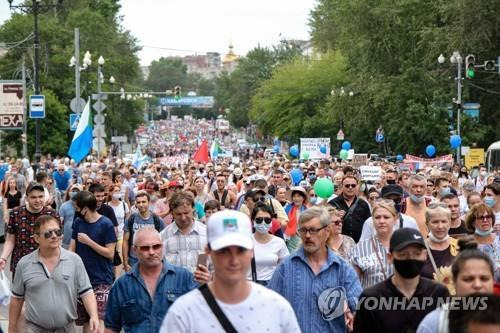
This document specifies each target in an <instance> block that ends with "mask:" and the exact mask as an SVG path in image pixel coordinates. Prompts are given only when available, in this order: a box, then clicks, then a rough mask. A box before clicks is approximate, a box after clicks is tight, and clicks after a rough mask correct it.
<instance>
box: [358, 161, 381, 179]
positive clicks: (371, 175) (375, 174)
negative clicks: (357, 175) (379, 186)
mask: <svg viewBox="0 0 500 333" xmlns="http://www.w3.org/2000/svg"><path fill="white" fill-rule="evenodd" d="M359 170H360V172H361V179H363V180H371V181H375V180H379V179H380V175H381V173H382V169H381V168H380V166H369V165H362V166H360V167H359Z"/></svg>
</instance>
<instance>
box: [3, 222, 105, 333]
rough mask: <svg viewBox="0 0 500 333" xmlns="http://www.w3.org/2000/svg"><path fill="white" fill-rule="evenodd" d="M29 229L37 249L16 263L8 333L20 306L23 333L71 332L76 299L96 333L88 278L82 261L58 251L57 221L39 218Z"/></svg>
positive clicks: (63, 251) (59, 238) (92, 293)
mask: <svg viewBox="0 0 500 333" xmlns="http://www.w3.org/2000/svg"><path fill="white" fill-rule="evenodd" d="M33 230H34V239H35V241H36V242H37V243H38V245H39V247H38V250H35V251H33V252H31V253H30V254H27V255H26V256H24V257H23V258H21V260H20V261H19V263H18V266H17V274H16V275H15V278H14V282H13V285H12V299H11V303H10V306H9V332H15V330H16V324H17V323H18V322H19V320H20V316H21V309H22V308H23V304H24V303H26V313H25V315H24V316H25V317H26V332H29V333H31V332H33V333H34V332H75V319H76V318H77V311H76V309H77V298H78V297H80V298H81V299H82V302H83V305H84V307H85V310H86V311H87V313H89V314H90V319H89V329H90V330H92V331H94V330H96V329H97V328H98V327H99V318H98V315H97V305H96V299H95V295H94V292H93V290H92V286H91V284H90V281H89V277H88V275H87V272H86V270H85V267H84V265H83V262H82V259H80V257H79V256H78V255H76V254H74V253H72V252H70V251H67V250H65V249H63V248H61V237H62V235H63V230H62V229H61V225H60V223H59V220H58V219H57V217H54V216H50V215H40V216H39V217H38V218H37V219H36V221H35V224H34V226H33ZM34 264H37V265H34ZM38 264H39V265H38Z"/></svg>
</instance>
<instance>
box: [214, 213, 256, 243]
mask: <svg viewBox="0 0 500 333" xmlns="http://www.w3.org/2000/svg"><path fill="white" fill-rule="evenodd" d="M207 241H208V244H209V245H210V248H211V249H212V250H214V251H217V250H220V249H222V248H225V247H228V246H241V247H243V248H245V249H248V250H251V249H253V242H252V223H251V222H250V218H249V217H248V216H247V215H246V214H244V213H242V212H239V211H237V210H232V209H224V210H223V211H220V212H217V213H215V214H213V215H211V216H210V218H209V219H208V221H207Z"/></svg>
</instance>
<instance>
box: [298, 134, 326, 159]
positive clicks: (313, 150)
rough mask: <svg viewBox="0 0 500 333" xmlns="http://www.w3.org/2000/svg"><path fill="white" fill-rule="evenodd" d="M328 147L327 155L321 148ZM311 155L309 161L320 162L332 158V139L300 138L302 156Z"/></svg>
mask: <svg viewBox="0 0 500 333" xmlns="http://www.w3.org/2000/svg"><path fill="white" fill-rule="evenodd" d="M322 145H325V146H326V153H325V154H323V153H322V152H321V150H320V149H321V146H322ZM305 152H307V153H309V159H312V160H318V159H322V158H330V138H300V156H302V154H304V153H305Z"/></svg>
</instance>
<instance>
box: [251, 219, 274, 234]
mask: <svg viewBox="0 0 500 333" xmlns="http://www.w3.org/2000/svg"><path fill="white" fill-rule="evenodd" d="M254 227H255V231H257V232H259V233H261V234H267V233H268V232H269V229H271V223H264V222H263V223H254Z"/></svg>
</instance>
